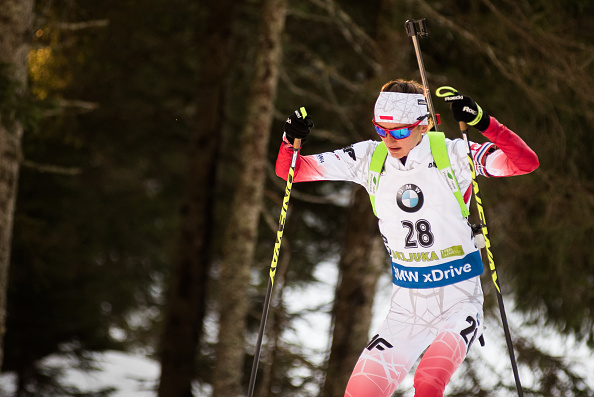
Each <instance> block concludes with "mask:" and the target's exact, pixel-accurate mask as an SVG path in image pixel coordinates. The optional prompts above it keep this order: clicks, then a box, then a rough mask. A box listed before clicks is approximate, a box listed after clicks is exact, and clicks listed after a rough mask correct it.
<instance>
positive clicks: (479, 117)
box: [466, 103, 483, 126]
mask: <svg viewBox="0 0 594 397" xmlns="http://www.w3.org/2000/svg"><path fill="white" fill-rule="evenodd" d="M475 104H476V108H477V112H478V114H477V115H476V117H475V118H474V120H472V121H469V122H468V123H466V124H468V125H472V126H475V125H477V124H478V123H479V121H481V119H482V118H483V108H481V106H480V105H479V104H478V103H475Z"/></svg>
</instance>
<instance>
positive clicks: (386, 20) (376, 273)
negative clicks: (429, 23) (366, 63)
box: [322, 0, 410, 397]
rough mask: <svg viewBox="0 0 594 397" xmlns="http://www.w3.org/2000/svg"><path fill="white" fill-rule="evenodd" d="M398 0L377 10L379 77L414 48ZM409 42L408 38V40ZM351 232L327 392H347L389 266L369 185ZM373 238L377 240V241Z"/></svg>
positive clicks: (400, 66)
mask: <svg viewBox="0 0 594 397" xmlns="http://www.w3.org/2000/svg"><path fill="white" fill-rule="evenodd" d="M395 3H396V2H395V0H381V1H380V8H379V12H378V14H377V33H376V38H375V42H376V43H377V48H379V49H380V51H379V52H378V53H377V54H375V55H376V56H377V60H378V62H379V64H380V66H381V70H380V73H379V75H377V76H374V79H377V78H381V77H382V76H388V77H386V78H385V81H388V80H390V79H395V78H398V77H403V76H400V75H398V73H402V70H407V68H406V67H405V66H404V65H406V61H407V58H408V56H410V51H403V50H402V48H408V47H404V45H405V42H406V41H408V37H407V36H406V35H405V34H404V26H402V30H401V31H400V32H401V33H400V34H398V33H396V31H395V29H394V27H393V23H394V20H396V17H395V10H397V8H398V7H397V6H396V4H395ZM406 44H408V43H406ZM346 230H347V236H346V238H345V239H344V248H343V253H342V255H341V259H340V262H339V269H340V279H339V282H338V284H337V287H336V295H335V300H334V307H333V313H332V314H333V326H334V327H333V334H332V346H331V348H330V357H329V359H328V364H327V371H326V379H325V382H324V387H323V393H322V396H323V397H336V396H339V397H342V396H343V395H344V390H345V389H346V385H347V383H348V380H349V378H350V375H351V372H352V370H353V368H354V366H355V363H356V362H357V359H358V357H359V355H360V354H361V351H362V350H363V348H364V347H365V345H366V344H367V342H368V339H369V327H370V325H371V315H372V307H373V301H374V296H375V293H376V291H375V289H376V284H377V280H378V278H379V277H380V275H381V272H382V271H383V269H385V266H384V263H386V260H387V258H386V255H385V248H384V245H383V242H382V240H381V237H380V235H379V230H378V226H377V218H376V217H375V216H374V215H373V212H372V210H371V205H370V203H369V195H368V194H367V192H366V190H365V189H362V188H359V189H358V190H357V192H356V194H355V199H354V202H353V204H352V206H351V211H350V214H349V219H348V224H347V226H346ZM372 241H373V242H374V243H372Z"/></svg>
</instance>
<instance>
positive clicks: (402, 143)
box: [378, 123, 429, 159]
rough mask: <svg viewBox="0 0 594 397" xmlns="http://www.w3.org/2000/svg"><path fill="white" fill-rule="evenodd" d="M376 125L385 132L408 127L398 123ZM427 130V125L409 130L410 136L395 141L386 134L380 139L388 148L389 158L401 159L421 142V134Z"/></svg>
mask: <svg viewBox="0 0 594 397" xmlns="http://www.w3.org/2000/svg"><path fill="white" fill-rule="evenodd" d="M378 124H379V126H380V127H383V128H385V129H387V130H394V129H398V128H402V127H406V126H407V125H409V124H398V123H378ZM428 129H429V126H428V125H418V126H416V127H415V128H413V129H412V130H411V132H410V136H408V137H406V138H403V139H396V138H394V137H393V136H392V135H390V134H386V136H385V137H382V141H384V144H385V145H386V147H387V148H388V153H390V156H392V157H395V158H397V159H401V158H403V157H406V156H408V153H410V151H411V150H412V149H413V148H414V147H415V146H417V145H418V144H419V143H420V142H421V139H423V134H424V133H425V132H427V130H428Z"/></svg>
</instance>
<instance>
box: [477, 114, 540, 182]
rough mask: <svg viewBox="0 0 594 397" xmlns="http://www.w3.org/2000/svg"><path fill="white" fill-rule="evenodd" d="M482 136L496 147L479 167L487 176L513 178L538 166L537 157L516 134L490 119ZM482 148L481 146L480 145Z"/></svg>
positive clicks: (487, 154) (495, 120)
mask: <svg viewBox="0 0 594 397" xmlns="http://www.w3.org/2000/svg"><path fill="white" fill-rule="evenodd" d="M483 135H485V137H487V139H489V140H490V141H491V142H492V143H494V144H495V145H496V146H497V149H498V150H492V151H491V150H489V152H488V153H486V155H485V156H484V159H481V160H482V161H479V163H481V164H480V165H482V166H484V167H485V171H486V173H487V174H488V175H489V176H513V175H523V174H528V173H530V172H532V171H534V170H535V169H537V168H538V166H539V161H538V156H537V155H536V153H534V151H533V150H532V149H531V148H530V147H529V146H528V145H527V144H526V142H524V141H523V140H522V138H520V137H519V136H518V135H517V134H516V133H514V132H513V131H511V130H510V129H509V128H507V127H506V126H504V125H503V124H501V123H500V122H499V121H498V120H497V119H496V118H494V117H491V122H490V124H489V127H488V128H487V129H486V130H485V131H483ZM482 146H483V145H482Z"/></svg>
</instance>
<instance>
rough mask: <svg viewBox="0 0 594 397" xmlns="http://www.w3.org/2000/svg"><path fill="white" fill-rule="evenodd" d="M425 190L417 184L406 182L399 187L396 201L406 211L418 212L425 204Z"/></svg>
mask: <svg viewBox="0 0 594 397" xmlns="http://www.w3.org/2000/svg"><path fill="white" fill-rule="evenodd" d="M423 201H424V198H423V192H422V191H421V189H420V188H419V187H418V186H417V185H413V184H412V183H409V184H406V185H404V186H402V187H401V188H400V189H398V193H396V202H397V203H398V207H400V209H401V210H402V211H404V212H417V211H418V210H420V209H421V207H422V206H423Z"/></svg>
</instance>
